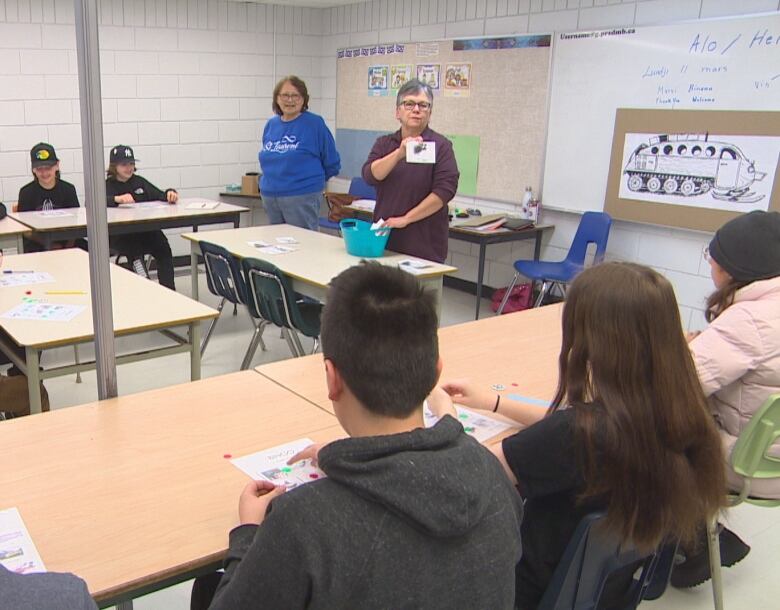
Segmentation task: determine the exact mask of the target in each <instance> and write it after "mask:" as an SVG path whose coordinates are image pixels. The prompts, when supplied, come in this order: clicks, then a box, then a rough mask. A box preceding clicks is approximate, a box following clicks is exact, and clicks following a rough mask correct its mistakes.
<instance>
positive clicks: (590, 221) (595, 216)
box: [566, 212, 612, 267]
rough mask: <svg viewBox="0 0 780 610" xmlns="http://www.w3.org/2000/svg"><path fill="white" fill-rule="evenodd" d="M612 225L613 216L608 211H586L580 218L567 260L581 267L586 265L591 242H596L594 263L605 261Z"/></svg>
mask: <svg viewBox="0 0 780 610" xmlns="http://www.w3.org/2000/svg"><path fill="white" fill-rule="evenodd" d="M611 226H612V217H611V216H610V215H609V214H607V213H606V212H585V213H584V214H583V215H582V218H581V219H580V225H579V227H577V233H575V235H574V241H572V243H571V247H570V248H569V254H568V255H567V256H566V261H567V262H569V263H574V264H576V265H579V266H581V267H582V266H584V265H585V255H586V254H587V251H588V245H589V244H596V255H595V257H594V259H593V263H594V264H598V263H600V262H601V261H603V260H604V254H605V253H606V251H607V239H609V229H610V227H611Z"/></svg>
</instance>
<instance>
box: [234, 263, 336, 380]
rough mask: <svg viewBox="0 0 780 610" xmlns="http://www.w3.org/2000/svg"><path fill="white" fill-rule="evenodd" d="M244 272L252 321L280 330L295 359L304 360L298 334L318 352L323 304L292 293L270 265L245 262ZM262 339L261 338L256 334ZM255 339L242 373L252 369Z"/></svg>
mask: <svg viewBox="0 0 780 610" xmlns="http://www.w3.org/2000/svg"><path fill="white" fill-rule="evenodd" d="M241 269H242V270H243V272H244V276H245V278H246V285H247V288H248V292H249V298H248V299H247V306H248V307H249V313H250V314H251V315H252V317H253V318H259V319H263V320H267V321H268V322H270V323H272V324H275V325H276V326H279V327H280V328H281V329H282V334H283V335H284V338H285V339H286V340H287V345H288V346H289V348H290V351H291V352H292V355H293V356H295V357H299V356H305V355H306V352H305V351H304V350H303V346H302V345H301V341H300V339H299V337H298V333H299V332H300V333H302V334H304V335H305V336H307V337H311V338H312V339H314V349H313V350H312V353H314V352H315V351H317V347H318V346H319V337H320V315H321V313H322V303H318V302H316V301H311V300H307V299H304V298H302V297H300V296H299V295H297V294H296V293H295V291H294V290H293V289H292V285H291V284H290V280H289V278H288V277H287V276H286V275H285V274H284V273H282V271H281V270H280V269H279V268H278V267H277V266H276V265H273V264H271V263H269V262H268V261H264V260H261V259H259V258H245V259H243V260H242V261H241ZM255 334H256V336H257V337H258V339H259V335H257V333H255ZM257 343H258V341H256V339H255V337H253V338H252V342H251V343H250V345H249V350H248V351H247V353H246V356H245V357H244V362H243V364H242V365H241V369H242V370H244V369H247V368H249V365H250V363H251V361H252V356H254V353H255V350H256V349H257Z"/></svg>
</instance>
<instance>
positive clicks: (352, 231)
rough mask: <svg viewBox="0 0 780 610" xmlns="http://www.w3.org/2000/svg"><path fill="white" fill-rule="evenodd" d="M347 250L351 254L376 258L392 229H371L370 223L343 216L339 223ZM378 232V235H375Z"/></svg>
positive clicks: (382, 249)
mask: <svg viewBox="0 0 780 610" xmlns="http://www.w3.org/2000/svg"><path fill="white" fill-rule="evenodd" d="M339 226H340V227H341V235H342V236H343V237H344V244H345V245H346V246H347V252H348V253H349V254H351V255H352V256H362V257H363V258H376V257H378V256H382V253H384V251H385V246H386V245H387V240H388V239H389V238H390V231H391V230H392V229H385V228H381V229H372V228H371V223H370V222H366V221H365V220H357V219H355V218H345V219H344V220H342V221H341V222H340V223H339ZM377 233H379V235H377Z"/></svg>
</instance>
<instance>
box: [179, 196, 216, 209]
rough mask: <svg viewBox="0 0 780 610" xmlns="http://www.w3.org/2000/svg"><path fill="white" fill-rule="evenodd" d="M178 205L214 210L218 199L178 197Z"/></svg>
mask: <svg viewBox="0 0 780 610" xmlns="http://www.w3.org/2000/svg"><path fill="white" fill-rule="evenodd" d="M178 203H179V205H183V206H184V207H185V208H187V209H188V210H214V209H216V207H217V206H218V205H219V201H212V200H211V199H196V198H194V197H192V198H190V197H187V198H183V199H179V202H178Z"/></svg>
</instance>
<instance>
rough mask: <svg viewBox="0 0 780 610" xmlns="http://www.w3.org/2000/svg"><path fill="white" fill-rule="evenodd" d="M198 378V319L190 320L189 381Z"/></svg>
mask: <svg viewBox="0 0 780 610" xmlns="http://www.w3.org/2000/svg"><path fill="white" fill-rule="evenodd" d="M198 379H200V321H196V322H190V381H197V380H198Z"/></svg>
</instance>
